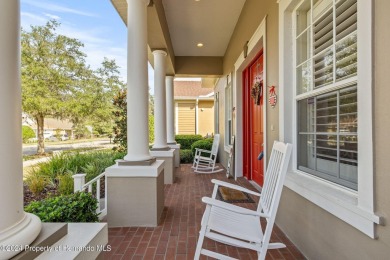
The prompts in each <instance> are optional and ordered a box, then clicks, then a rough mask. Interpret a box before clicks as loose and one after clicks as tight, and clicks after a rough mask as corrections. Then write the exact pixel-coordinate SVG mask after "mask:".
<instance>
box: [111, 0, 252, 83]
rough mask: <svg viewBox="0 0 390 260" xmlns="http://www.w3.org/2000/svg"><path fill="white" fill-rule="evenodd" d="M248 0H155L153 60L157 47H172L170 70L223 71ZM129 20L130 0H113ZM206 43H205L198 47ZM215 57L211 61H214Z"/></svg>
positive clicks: (207, 74) (198, 73)
mask: <svg viewBox="0 0 390 260" xmlns="http://www.w3.org/2000/svg"><path fill="white" fill-rule="evenodd" d="M245 1H246V0H212V1H210V0H199V1H197V0H153V4H152V5H151V6H149V7H148V45H149V60H150V62H151V64H152V66H153V55H151V51H152V50H153V49H166V50H167V51H168V54H169V55H168V56H169V57H168V64H167V73H168V74H172V75H177V76H201V77H213V76H220V75H222V65H223V64H222V63H223V56H224V54H225V52H226V49H227V46H228V44H229V42H230V38H231V36H232V34H233V31H234V28H235V26H236V23H237V21H238V19H239V17H240V14H241V10H242V8H243V6H244V4H245ZM111 2H112V3H113V5H114V7H115V8H116V10H117V12H118V14H119V15H120V16H121V18H122V20H123V21H124V22H125V24H127V2H126V0H111ZM197 43H203V47H201V48H199V47H197ZM210 61H211V62H210Z"/></svg>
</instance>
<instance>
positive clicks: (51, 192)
mask: <svg viewBox="0 0 390 260" xmlns="http://www.w3.org/2000/svg"><path fill="white" fill-rule="evenodd" d="M23 191H24V206H26V205H28V204H29V203H30V202H32V201H39V200H43V199H46V198H48V197H52V196H57V195H59V194H58V191H57V188H56V187H46V188H45V189H44V190H43V191H42V192H41V193H40V194H37V195H35V194H34V193H32V192H31V191H30V189H29V188H28V186H27V185H26V184H23Z"/></svg>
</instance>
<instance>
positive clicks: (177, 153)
mask: <svg viewBox="0 0 390 260" xmlns="http://www.w3.org/2000/svg"><path fill="white" fill-rule="evenodd" d="M168 146H169V148H171V149H175V152H174V154H175V163H174V165H175V167H180V144H169V143H168Z"/></svg>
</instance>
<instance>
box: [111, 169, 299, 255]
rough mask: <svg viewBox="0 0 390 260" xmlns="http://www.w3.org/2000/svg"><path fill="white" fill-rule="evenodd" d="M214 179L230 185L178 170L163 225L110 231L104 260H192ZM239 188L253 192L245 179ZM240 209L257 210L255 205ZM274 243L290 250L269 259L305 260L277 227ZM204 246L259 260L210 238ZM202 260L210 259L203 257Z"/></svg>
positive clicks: (279, 251)
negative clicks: (245, 188) (279, 243)
mask: <svg viewBox="0 0 390 260" xmlns="http://www.w3.org/2000/svg"><path fill="white" fill-rule="evenodd" d="M211 179H221V180H224V181H227V179H226V177H225V174H224V173H216V174H194V173H193V172H192V171H191V165H181V167H180V168H177V169H176V181H175V183H174V184H172V185H165V208H164V212H163V214H162V217H161V221H160V225H159V226H158V227H156V228H149V227H147V228H146V227H122V228H109V229H108V244H109V245H111V247H112V250H111V251H110V252H107V253H106V254H105V259H146V260H149V259H151V260H152V259H167V260H171V259H172V260H179V259H193V257H194V253H195V247H196V242H197V238H198V232H199V230H200V221H201V218H202V215H203V211H204V208H205V206H204V205H203V203H202V202H201V198H202V197H203V196H211V192H212V188H213V185H212V183H211ZM229 181H230V182H232V183H234V181H233V180H229ZM238 184H240V185H242V186H245V187H248V188H249V187H250V188H251V189H253V187H252V186H251V185H250V183H249V182H248V181H247V180H245V179H244V178H240V179H239V180H238ZM253 190H254V189H253ZM239 205H241V206H245V207H248V208H255V206H256V204H254V203H240V204H239ZM271 241H280V242H283V243H284V244H286V245H287V248H283V249H274V250H269V251H268V253H267V259H305V257H304V256H303V255H302V254H301V253H300V252H299V250H298V249H297V248H296V247H295V246H294V245H293V244H292V243H291V241H290V240H288V238H287V237H286V236H285V235H284V234H283V233H282V232H281V231H280V229H279V228H278V227H277V226H276V225H275V226H274V229H273V233H272V237H271ZM204 243H205V247H206V248H208V249H211V250H213V251H217V252H219V253H222V254H227V255H229V256H231V257H234V258H238V259H245V260H246V259H257V254H256V252H254V251H251V250H247V249H242V248H235V247H231V246H226V245H224V244H221V243H217V242H214V241H212V240H209V239H207V238H206V239H205V242H204ZM201 259H207V257H204V256H202V257H201ZM209 259H211V258H209Z"/></svg>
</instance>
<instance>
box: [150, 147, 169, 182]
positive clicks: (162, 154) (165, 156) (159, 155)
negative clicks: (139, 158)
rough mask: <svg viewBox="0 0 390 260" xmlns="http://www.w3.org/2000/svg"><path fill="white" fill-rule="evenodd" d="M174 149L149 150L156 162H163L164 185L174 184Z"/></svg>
mask: <svg viewBox="0 0 390 260" xmlns="http://www.w3.org/2000/svg"><path fill="white" fill-rule="evenodd" d="M174 152H175V150H174V149H170V150H168V151H155V150H153V149H152V150H150V155H151V156H153V157H156V159H157V160H164V161H165V164H164V184H172V183H174V182H175V169H174V158H175V156H174Z"/></svg>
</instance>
